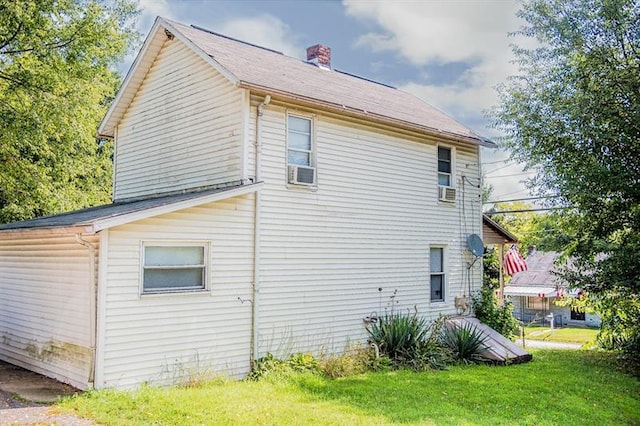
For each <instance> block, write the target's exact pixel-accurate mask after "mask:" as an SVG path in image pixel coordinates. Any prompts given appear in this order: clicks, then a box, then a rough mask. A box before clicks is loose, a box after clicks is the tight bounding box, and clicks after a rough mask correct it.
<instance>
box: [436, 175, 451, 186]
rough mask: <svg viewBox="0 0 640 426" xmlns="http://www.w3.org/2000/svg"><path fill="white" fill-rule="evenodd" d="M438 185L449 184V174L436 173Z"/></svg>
mask: <svg viewBox="0 0 640 426" xmlns="http://www.w3.org/2000/svg"><path fill="white" fill-rule="evenodd" d="M438 185H440V186H451V176H450V175H448V174H445V173H438Z"/></svg>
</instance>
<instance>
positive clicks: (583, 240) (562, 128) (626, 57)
mask: <svg viewBox="0 0 640 426" xmlns="http://www.w3.org/2000/svg"><path fill="white" fill-rule="evenodd" d="M519 16H520V17H521V18H522V19H523V20H524V21H525V22H526V25H525V26H524V27H523V28H522V29H521V30H520V31H519V32H518V34H519V35H520V36H524V37H528V38H530V39H534V40H535V43H536V47H534V48H522V47H515V48H514V52H515V54H516V57H517V62H518V64H519V66H520V72H519V74H518V75H516V76H514V77H512V78H511V80H510V81H509V82H508V83H507V84H506V85H504V86H503V87H502V88H500V102H499V105H498V106H497V107H496V109H495V110H494V117H495V122H496V125H497V126H498V127H499V128H500V130H501V131H502V132H503V133H504V134H505V135H506V136H505V139H504V144H505V145H506V147H507V148H508V149H510V150H511V152H512V157H513V158H514V159H516V160H518V161H521V162H523V163H524V164H526V165H527V168H528V169H530V170H535V171H536V176H535V178H534V179H533V180H532V181H531V186H532V187H535V188H538V193H539V194H538V195H554V196H557V198H553V200H556V201H557V202H558V204H560V205H563V206H570V207H567V208H566V209H565V210H564V211H563V213H562V216H563V218H564V219H565V222H566V223H567V226H570V227H571V231H572V233H574V235H575V239H574V241H573V242H572V243H571V244H570V245H569V247H568V248H567V250H565V254H566V255H567V256H573V257H574V258H575V263H574V265H573V268H566V269H565V274H564V278H566V279H567V280H568V281H569V283H570V284H571V285H572V286H574V287H578V288H582V289H583V290H585V292H586V294H587V300H588V303H589V304H590V305H591V306H592V307H594V308H595V309H596V310H597V311H598V312H599V313H600V314H601V316H602V319H603V331H602V332H601V338H603V339H602V340H603V341H606V340H608V341H609V342H610V343H611V345H610V346H611V347H617V348H621V349H624V350H626V351H627V353H632V352H633V351H634V350H635V351H636V353H638V350H639V349H640V328H639V327H640V326H639V324H640V301H639V293H640V291H639V290H640V202H639V201H640V5H639V4H638V1H637V0H527V1H525V2H524V3H523V5H522V8H521V10H520V12H519ZM607 336H608V338H607V339H605V337H607Z"/></svg>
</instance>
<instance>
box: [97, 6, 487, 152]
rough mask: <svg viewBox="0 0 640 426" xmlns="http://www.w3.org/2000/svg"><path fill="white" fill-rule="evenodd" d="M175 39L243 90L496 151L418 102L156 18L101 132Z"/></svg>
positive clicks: (110, 129)
mask: <svg viewBox="0 0 640 426" xmlns="http://www.w3.org/2000/svg"><path fill="white" fill-rule="evenodd" d="M168 37H169V38H171V37H175V38H176V39H178V40H180V41H181V42H183V43H185V44H186V45H187V46H189V47H190V48H191V49H192V50H193V51H194V52H195V53H196V54H198V55H199V56H200V57H201V58H203V59H204V60H205V61H206V62H208V63H209V64H210V65H211V66H213V67H214V68H215V69H216V70H217V71H219V72H220V73H221V74H222V75H224V76H225V77H226V78H227V79H229V81H231V82H232V83H233V84H235V85H236V86H237V87H239V88H244V89H249V90H251V91H253V92H255V93H260V94H270V95H271V96H274V97H280V98H282V99H286V100H291V101H296V102H301V103H306V104H308V105H310V106H315V107H322V108H326V109H329V110H332V111H335V112H339V113H342V114H347V115H351V116H357V117H362V118H366V119H369V120H375V121H378V122H382V123H386V124H390V125H394V126H399V127H402V128H406V129H410V130H414V131H419V132H424V133H429V134H436V135H443V136H448V137H450V138H453V139H456V140H460V141H462V142H467V143H471V144H476V145H484V146H494V144H493V142H491V141H488V140H487V139H484V138H482V137H481V136H479V135H478V134H476V133H474V132H473V131H472V130H470V129H469V128H467V127H465V126H463V125H462V124H460V123H458V122H457V121H455V120H454V119H452V118H451V117H449V116H448V115H446V114H445V113H443V112H442V111H440V110H438V109H436V108H434V107H432V106H431V105H429V104H427V103H426V102H424V101H423V100H421V99H419V98H418V97H416V96H414V95H412V94H410V93H407V92H403V91H401V90H398V89H395V88H393V87H390V86H386V85H383V84H379V83H376V82H373V81H370V80H366V79H363V78H358V77H355V76H353V75H350V74H348V73H344V72H340V71H335V70H331V71H327V70H324V69H320V68H318V67H317V66H315V65H313V64H310V63H307V62H305V61H302V60H299V59H297V58H292V57H289V56H286V55H284V54H282V53H280V52H276V51H274V50H271V49H265V48H262V47H259V46H255V45H252V44H249V43H244V42H241V41H239V40H235V39H232V38H229V37H225V36H223V35H220V34H215V33H213V32H210V31H207V30H204V29H201V28H197V27H193V26H187V25H183V24H180V23H177V22H173V21H169V20H166V19H162V18H157V19H156V22H155V24H154V26H153V28H152V30H151V32H150V34H149V36H148V37H147V39H146V41H145V43H144V45H143V47H142V50H141V51H140V54H139V55H138V57H137V58H136V60H135V62H134V64H133V65H132V68H131V70H130V71H129V73H128V74H127V77H126V78H125V81H124V83H123V86H122V88H121V89H120V92H119V93H118V95H117V97H116V99H115V100H114V102H113V103H112V105H111V108H110V109H109V111H108V113H107V115H106V116H105V118H104V120H103V121H102V123H101V125H100V128H99V129H98V133H99V134H100V135H101V136H105V137H113V136H114V132H115V127H116V126H117V124H118V122H119V121H120V120H121V118H122V116H123V115H124V113H125V111H126V109H127V107H128V105H129V103H130V102H131V100H132V99H133V96H134V95H135V93H136V91H137V89H138V88H139V86H140V85H141V83H142V81H143V79H144V77H145V75H146V73H147V71H148V70H149V68H150V67H151V65H152V63H153V60H154V58H155V56H156V54H157V53H158V52H159V51H160V49H161V48H162V45H163V43H165V42H166V41H167V39H168Z"/></svg>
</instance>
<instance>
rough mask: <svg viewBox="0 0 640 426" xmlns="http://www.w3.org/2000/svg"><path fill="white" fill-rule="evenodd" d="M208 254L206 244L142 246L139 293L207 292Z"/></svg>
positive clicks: (155, 243)
mask: <svg viewBox="0 0 640 426" xmlns="http://www.w3.org/2000/svg"><path fill="white" fill-rule="evenodd" d="M208 251H209V250H208V246H207V244H206V243H195V242H194V243H159V242H147V243H144V244H143V246H142V293H143V294H148V293H174V292H190V291H199V290H206V289H207V269H208V267H207V263H208V262H207V258H208Z"/></svg>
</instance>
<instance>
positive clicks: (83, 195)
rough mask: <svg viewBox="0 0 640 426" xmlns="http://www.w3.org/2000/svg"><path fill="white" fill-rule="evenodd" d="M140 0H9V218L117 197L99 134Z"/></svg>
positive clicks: (2, 120) (5, 33)
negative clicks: (98, 130) (97, 134)
mask: <svg viewBox="0 0 640 426" xmlns="http://www.w3.org/2000/svg"><path fill="white" fill-rule="evenodd" d="M136 8H137V2H134V1H131V0H56V1H53V0H20V1H11V0H0V129H2V131H1V132H0V223H5V222H11V221H15V220H23V219H30V218H33V217H36V216H42V215H47V214H53V213H60V212H63V211H68V210H73V209H76V208H81V207H87V206H91V205H96V204H103V203H108V202H109V201H110V195H111V155H112V151H113V149H112V145H111V144H110V143H107V142H106V141H98V140H96V138H95V134H96V131H97V129H98V124H99V123H100V120H101V119H102V117H104V115H105V113H106V111H107V107H108V104H109V102H110V101H111V99H113V97H114V96H115V93H116V90H117V88H118V86H119V84H120V76H119V75H118V72H117V65H118V63H119V62H120V61H121V60H122V59H123V58H124V56H125V54H126V53H127V52H128V51H129V50H130V48H132V47H133V46H134V45H135V44H136V42H137V39H138V36H137V33H136V31H135V28H134V19H135V16H136V14H137V11H136Z"/></svg>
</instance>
